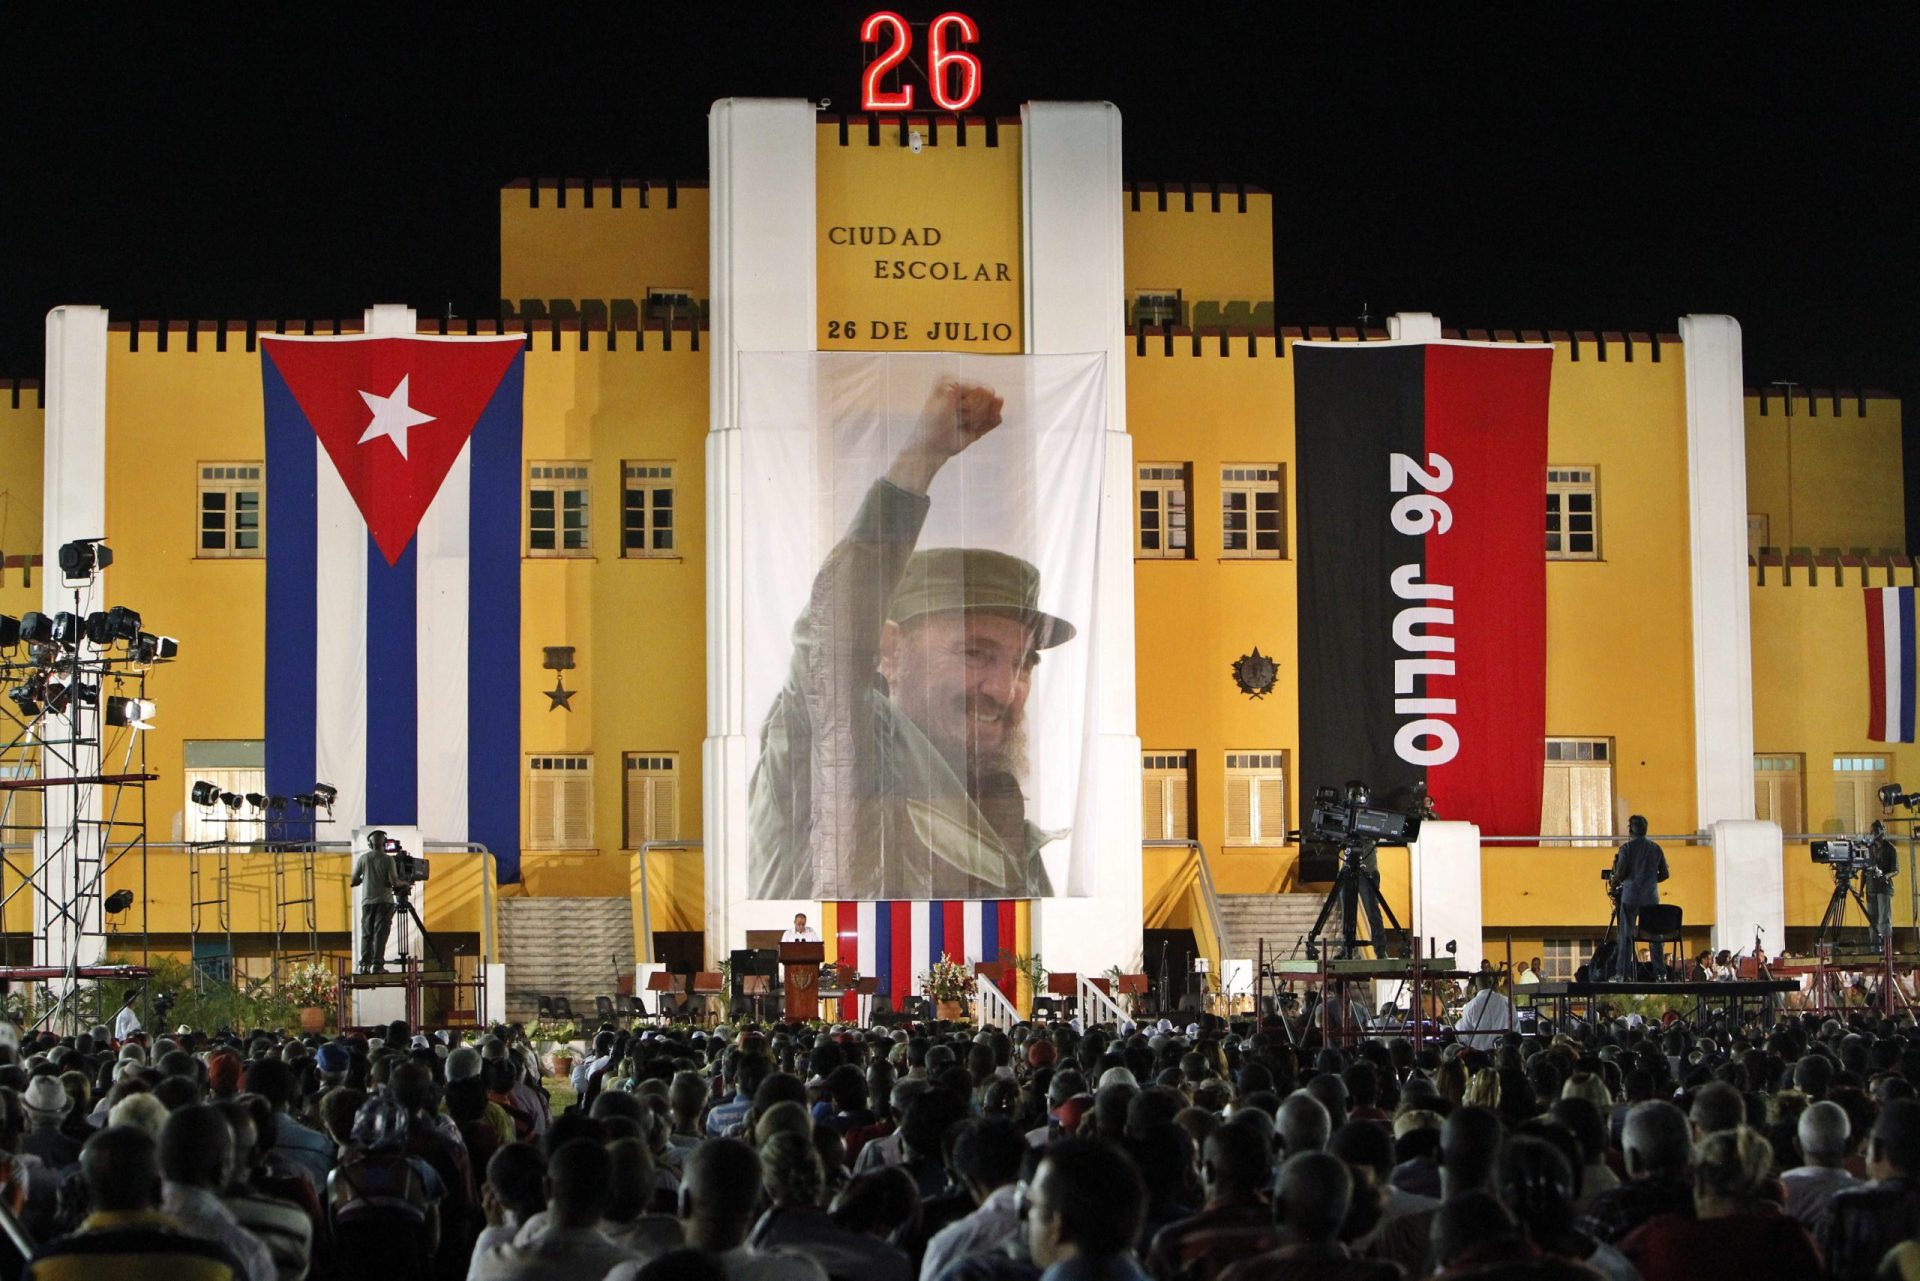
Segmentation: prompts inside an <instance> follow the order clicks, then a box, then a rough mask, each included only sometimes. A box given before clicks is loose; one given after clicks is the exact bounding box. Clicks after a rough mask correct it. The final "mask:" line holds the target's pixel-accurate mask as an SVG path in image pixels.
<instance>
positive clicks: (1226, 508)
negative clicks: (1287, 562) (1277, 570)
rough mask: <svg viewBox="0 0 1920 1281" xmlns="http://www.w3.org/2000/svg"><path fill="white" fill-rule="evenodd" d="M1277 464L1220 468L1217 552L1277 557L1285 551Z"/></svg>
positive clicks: (1252, 557)
mask: <svg viewBox="0 0 1920 1281" xmlns="http://www.w3.org/2000/svg"><path fill="white" fill-rule="evenodd" d="M1285 479H1286V468H1284V467H1282V466H1280V465H1279V464H1278V463H1258V464H1254V463H1234V464H1231V465H1229V466H1226V467H1222V468H1221V469H1220V554H1221V555H1223V556H1227V557H1232V558H1234V559H1244V560H1279V559H1280V558H1281V557H1283V556H1285V555H1286V554H1287V517H1286V510H1285V508H1284V507H1283V506H1282V501H1281V496H1280V491H1281V487H1282V484H1283V482H1284V481H1285Z"/></svg>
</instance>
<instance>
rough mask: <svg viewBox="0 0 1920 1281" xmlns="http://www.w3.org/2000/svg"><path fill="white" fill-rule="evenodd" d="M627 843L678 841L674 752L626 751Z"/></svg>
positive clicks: (630, 845) (633, 846) (634, 846)
mask: <svg viewBox="0 0 1920 1281" xmlns="http://www.w3.org/2000/svg"><path fill="white" fill-rule="evenodd" d="M626 769H627V813H626V842H625V845H624V846H623V848H625V849H630V850H637V849H639V848H640V847H641V846H642V845H644V844H646V843H647V842H648V841H677V840H679V839H680V757H679V756H678V755H677V754H675V753H673V752H628V753H627V759H626Z"/></svg>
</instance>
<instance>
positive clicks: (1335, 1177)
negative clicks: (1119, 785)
mask: <svg viewBox="0 0 1920 1281" xmlns="http://www.w3.org/2000/svg"><path fill="white" fill-rule="evenodd" d="M1916 1083H1920V1037H1916V1035H1915V1029H1914V1026H1913V1023H1912V1021H1911V1019H1910V1018H1909V1019H1905V1020H1902V1021H1897V1022H1896V1021H1894V1020H1886V1019H1879V1018H1875V1017H1871V1016H1868V1015H1865V1014H1855V1015H1852V1016H1850V1017H1849V1019H1848V1020H1847V1021H1845V1022H1841V1021H1837V1020H1834V1019H1822V1018H1819V1017H1816V1016H1813V1015H1804V1016H1798V1017H1792V1018H1790V1019H1789V1021H1786V1022H1783V1023H1781V1024H1779V1025H1776V1026H1773V1027H1770V1028H1765V1029H1762V1028H1758V1027H1752V1028H1740V1027H1729V1026H1727V1025H1725V1024H1716V1025H1713V1026H1709V1027H1706V1028H1692V1027H1688V1026H1686V1025H1684V1024H1675V1025H1671V1026H1662V1025H1660V1024H1659V1023H1652V1024H1643V1023H1636V1024H1635V1025H1633V1026H1629V1025H1628V1024H1627V1023H1626V1022H1625V1021H1619V1022H1614V1023H1610V1024H1605V1025H1596V1024H1581V1025H1577V1026H1575V1027H1572V1028H1570V1029H1566V1030H1560V1031H1554V1032H1552V1033H1551V1034H1550V1035H1539V1036H1529V1037H1522V1036H1520V1035H1518V1034H1515V1033H1512V1032H1507V1033H1504V1034H1502V1035H1500V1036H1498V1037H1497V1038H1494V1039H1493V1041H1492V1042H1491V1043H1490V1044H1489V1045H1488V1046H1487V1047H1486V1048H1476V1047H1472V1046H1469V1045H1467V1044H1465V1043H1463V1042H1460V1041H1456V1040H1453V1039H1451V1038H1448V1039H1445V1040H1443V1041H1441V1042H1439V1043H1428V1044H1424V1045H1420V1046H1416V1045H1414V1044H1413V1043H1411V1042H1410V1041H1408V1040H1407V1039H1404V1038H1399V1039H1391V1038H1389V1039H1379V1040H1365V1041H1361V1042H1359V1043H1357V1044H1352V1045H1348V1046H1344V1047H1337V1046H1320V1045H1317V1044H1313V1043H1311V1042H1309V1043H1308V1044H1306V1045H1304V1046H1303V1045H1297V1044H1296V1043H1295V1036H1294V1035H1293V1034H1292V1032H1290V1030H1289V1028H1288V1027H1287V1026H1285V1025H1282V1024H1279V1023H1273V1024H1270V1025H1268V1026H1265V1027H1256V1026H1254V1025H1251V1024H1233V1025H1228V1024H1226V1023H1223V1022H1222V1021H1221V1020H1219V1019H1217V1018H1214V1017H1210V1016H1209V1017H1206V1018H1203V1019H1201V1020H1200V1021H1199V1022H1196V1023H1193V1024H1189V1025H1187V1026H1185V1027H1182V1028H1176V1027H1174V1026H1172V1025H1170V1024H1168V1023H1165V1022H1162V1023H1160V1024H1158V1025H1148V1026H1143V1027H1131V1026H1122V1027H1119V1028H1114V1027H1093V1028H1082V1027H1080V1026H1079V1025H1078V1024H1072V1023H1069V1024H1054V1025H1026V1024H1022V1025H1019V1026H1016V1027H1014V1028H1012V1029H1011V1030H1007V1031H1003V1030H998V1029H981V1030H976V1029H973V1028H970V1027H965V1026H959V1025H944V1024H936V1025H932V1026H911V1027H907V1026H903V1027H898V1028H867V1029H862V1028H852V1027H819V1026H798V1025H793V1026H788V1025H774V1026H770V1027H764V1028H763V1027H755V1026H742V1027H740V1028H728V1027H724V1026H723V1027H720V1028H717V1029H714V1030H711V1031H708V1030H704V1029H696V1028H691V1027H673V1028H665V1029H646V1030H641V1029H625V1030H617V1029H615V1028H612V1027H607V1028H603V1029H601V1030H600V1031H599V1032H598V1034H597V1035H596V1036H595V1037H594V1039H593V1041H592V1043H591V1045H590V1046H589V1048H588V1050H587V1052H586V1053H585V1054H584V1055H583V1056H582V1058H581V1061H580V1063H579V1066H578V1067H577V1068H576V1069H575V1071H574V1074H573V1077H572V1079H571V1080H570V1081H569V1082H567V1083H566V1084H567V1086H568V1087H570V1088H569V1089H568V1090H567V1091H566V1093H567V1094H570V1095H573V1096H574V1097H572V1098H570V1099H568V1101H567V1102H566V1104H565V1106H563V1107H558V1108H556V1107H555V1106H554V1100H553V1098H552V1097H550V1096H549V1094H548V1089H549V1088H550V1085H551V1087H552V1088H554V1089H555V1090H556V1091H558V1090H559V1086H558V1083H557V1082H554V1080H553V1078H550V1077H546V1076H544V1075H543V1072H542V1070H541V1064H540V1061H539V1057H538V1055H537V1053H536V1052H535V1048H534V1047H533V1046H532V1045H530V1044H529V1043H528V1041H527V1039H526V1037H525V1034H524V1032H523V1031H522V1030H521V1029H520V1028H518V1027H499V1028H494V1029H492V1030H490V1031H488V1032H485V1033H483V1034H479V1035H469V1036H466V1037H460V1036H454V1035H452V1034H448V1033H439V1034H433V1035H424V1034H419V1033H417V1032H415V1031H414V1030H413V1029H410V1028H408V1027H406V1026H404V1025H400V1024H395V1025H393V1026H392V1027H389V1028H386V1029H381V1030H380V1031H379V1033H378V1034H377V1035H364V1034H357V1033H356V1034H349V1035H343V1036H339V1037H335V1038H332V1039H324V1038H320V1037H317V1036H308V1037H291V1036H287V1035H283V1034H278V1033H273V1032H263V1031H256V1032H252V1033H250V1034H233V1033H230V1032H225V1031H222V1032H219V1033H214V1034H207V1033H202V1032H196V1031H191V1030H188V1029H184V1028H183V1029H181V1030H180V1032H179V1033H178V1034H176V1035H174V1036H171V1037H160V1038H155V1039H151V1040H149V1038H148V1037H147V1036H146V1035H145V1034H144V1033H141V1034H136V1035H135V1036H133V1037H132V1038H131V1039H129V1040H128V1041H126V1042H125V1043H120V1042H117V1041H116V1040H115V1039H114V1038H113V1037H112V1035H111V1033H109V1031H108V1030H107V1029H106V1028H96V1029H94V1030H93V1031H92V1032H90V1033H87V1034H82V1035H75V1036H66V1037H55V1036H53V1035H51V1034H46V1033H41V1034H37V1035H28V1036H26V1037H25V1038H22V1037H21V1036H20V1035H19V1034H18V1033H17V1030H16V1029H15V1028H13V1026H12V1025H10V1024H7V1025H0V1176H3V1178H0V1202H4V1204H5V1206H6V1207H7V1209H8V1210H10V1214H7V1215H0V1218H4V1219H6V1220H7V1226H8V1228H9V1232H8V1234H7V1237H6V1240H5V1243H4V1244H0V1251H3V1250H12V1251H14V1252H16V1253H17V1254H18V1255H19V1256H20V1257H16V1258H13V1259H10V1260H8V1263H9V1264H10V1266H11V1269H12V1272H13V1274H14V1275H20V1276H25V1277H30V1278H33V1279H34V1281H66V1279H67V1278H81V1277H85V1278H86V1281H104V1278H105V1277H109V1276H110V1277H111V1278H112V1281H123V1279H129V1281H133V1279H142V1278H165V1279H166V1281H174V1279H176V1278H179V1279H183V1281H185V1279H189V1278H190V1279H191V1281H306V1279H307V1278H313V1279H314V1281H327V1279H329V1278H353V1279H354V1281H358V1278H359V1277H361V1276H363V1275H370V1274H372V1272H373V1270H376V1269H377V1270H378V1273H379V1274H380V1275H387V1274H391V1273H396V1270H397V1275H399V1276H401V1277H403V1278H407V1281H413V1278H415V1277H418V1278H420V1279H421V1281H459V1279H460V1278H462V1277H465V1278H468V1279H469V1281H599V1279H600V1278H607V1279H608V1281H663V1279H668V1281H679V1279H682V1278H685V1279H686V1281H717V1279H725V1281H788V1279H791V1281H823V1279H825V1278H832V1279H833V1281H916V1279H917V1281H1035V1279H1040V1281H1136V1279H1138V1278H1146V1277H1151V1278H1152V1279H1153V1281H1278V1279H1301V1281H1305V1279H1309V1278H1311V1279H1314V1281H1347V1279H1351V1281H1375V1279H1379V1281H1386V1279H1388V1278H1394V1277H1403V1276H1404V1277H1426V1276H1435V1277H1442V1278H1449V1279H1451V1278H1479V1279H1483V1281H1491V1279H1495V1278H1509V1277H1549V1278H1559V1277H1568V1278H1572V1277H1591V1276H1594V1275H1598V1276H1600V1277H1603V1278H1610V1279H1624V1278H1633V1277H1643V1278H1646V1279H1647V1281H1669V1279H1673V1281H1682V1279H1684V1281H1698V1279H1711V1278H1719V1277H1728V1278H1737V1279H1738V1281H1772V1279H1773V1278H1781V1279H1787V1278H1808V1277H1833V1278H1840V1279H1841V1281H1869V1279H1875V1278H1899V1279H1902V1281H1911V1279H1915V1278H1920V1240H1917V1239H1916V1235H1917V1234H1920V1101H1916V1099H1915V1085H1916Z"/></svg>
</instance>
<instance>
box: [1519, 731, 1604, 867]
mask: <svg viewBox="0 0 1920 1281" xmlns="http://www.w3.org/2000/svg"><path fill="white" fill-rule="evenodd" d="M1540 834H1541V835H1542V836H1587V837H1599V838H1601V839H1599V840H1584V841H1571V842H1569V844H1572V845H1608V844H1611V843H1612V842H1611V838H1612V836H1613V740H1612V739H1609V738H1550V739H1548V740H1547V767H1546V785H1545V786H1544V787H1542V788H1541V789H1540ZM1516 835H1518V833H1516Z"/></svg>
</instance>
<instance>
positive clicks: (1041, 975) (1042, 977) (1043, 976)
mask: <svg viewBox="0 0 1920 1281" xmlns="http://www.w3.org/2000/svg"><path fill="white" fill-rule="evenodd" d="M1000 963H1001V964H1002V965H1004V966H1006V967H1007V968H1008V969H1009V970H1011V971H1012V972H1013V973H1015V974H1017V975H1019V976H1020V977H1021V978H1022V979H1025V980H1026V984H1027V999H1028V1000H1029V1001H1031V1000H1032V999H1033V998H1034V997H1036V996H1045V995H1046V994H1047V975H1048V974H1050V973H1052V971H1050V970H1048V969H1047V967H1046V966H1045V965H1044V964H1043V963H1042V962H1041V960H1040V954H1039V953H1038V952H1035V953H1033V954H1032V955H1031V956H1025V955H1022V954H1021V953H1019V952H1009V951H1006V950H1004V949H1002V951H1001V953H1000ZM1019 992H1020V989H1019V988H1018V987H1017V986H1016V987H1015V988H1014V995H1015V997H1016V998H1017V997H1018V996H1019Z"/></svg>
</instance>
